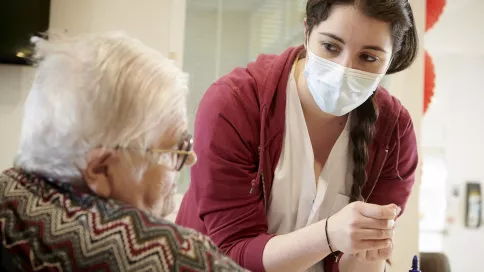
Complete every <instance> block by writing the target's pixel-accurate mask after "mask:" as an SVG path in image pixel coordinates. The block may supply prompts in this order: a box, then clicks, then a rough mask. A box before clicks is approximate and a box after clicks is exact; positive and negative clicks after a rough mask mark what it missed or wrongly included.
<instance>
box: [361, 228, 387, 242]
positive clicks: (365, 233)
mask: <svg viewBox="0 0 484 272" xmlns="http://www.w3.org/2000/svg"><path fill="white" fill-rule="evenodd" d="M394 232H395V231H394V230H393V229H361V230H359V231H358V232H357V237H356V238H357V239H361V240H385V239H391V238H393V234H394Z"/></svg>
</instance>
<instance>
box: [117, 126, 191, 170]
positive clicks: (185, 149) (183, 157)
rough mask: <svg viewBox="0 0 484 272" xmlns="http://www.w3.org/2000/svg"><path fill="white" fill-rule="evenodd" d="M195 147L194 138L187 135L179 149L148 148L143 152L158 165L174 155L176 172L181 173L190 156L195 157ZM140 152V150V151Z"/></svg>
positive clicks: (178, 146) (180, 143) (179, 144)
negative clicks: (150, 156)
mask: <svg viewBox="0 0 484 272" xmlns="http://www.w3.org/2000/svg"><path fill="white" fill-rule="evenodd" d="M192 147H193V138H192V136H191V135H189V134H185V136H183V138H182V140H181V141H180V142H179V143H178V144H177V149H158V148H148V149H145V150H143V151H144V152H147V153H149V154H151V155H152V156H153V158H154V159H156V162H157V163H158V164H163V161H164V159H166V156H165V155H174V156H175V162H176V164H175V167H174V170H175V171H178V172H179V171H181V169H182V168H183V166H185V164H186V162H187V160H188V158H189V156H195V153H193V151H192ZM117 149H131V150H133V148H122V147H117ZM138 150H139V149H138Z"/></svg>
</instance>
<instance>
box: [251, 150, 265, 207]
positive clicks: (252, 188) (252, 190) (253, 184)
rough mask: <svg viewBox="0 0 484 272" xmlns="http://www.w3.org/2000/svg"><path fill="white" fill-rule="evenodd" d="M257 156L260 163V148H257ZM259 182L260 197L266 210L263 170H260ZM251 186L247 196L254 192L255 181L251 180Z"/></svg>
mask: <svg viewBox="0 0 484 272" xmlns="http://www.w3.org/2000/svg"><path fill="white" fill-rule="evenodd" d="M257 154H258V155H259V161H261V159H260V146H259V147H257ZM259 165H260V162H259ZM260 180H261V182H262V196H263V197H264V208H266V209H267V197H266V185H265V182H264V171H263V170H260ZM251 185H252V186H251V187H250V191H249V195H250V194H252V192H254V189H255V186H256V185H257V181H256V179H253V180H252V182H251Z"/></svg>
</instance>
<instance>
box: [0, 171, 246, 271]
mask: <svg viewBox="0 0 484 272" xmlns="http://www.w3.org/2000/svg"><path fill="white" fill-rule="evenodd" d="M0 235H1V236H0V239H1V243H2V246H3V247H4V248H6V249H7V251H8V252H9V253H10V255H11V256H12V261H13V262H14V264H15V265H16V266H17V267H18V269H19V270H23V271H187V272H188V271H243V269H242V268H240V267H239V266H237V265H236V264H235V263H234V262H233V261H231V260H230V259H229V258H228V257H225V256H223V255H222V254H221V253H219V251H218V250H217V248H216V247H215V246H214V244H213V243H212V242H211V241H210V240H209V238H206V237H205V236H203V235H201V234H199V233H197V232H195V231H193V230H189V229H186V228H182V227H179V226H176V225H174V224H172V223H170V222H168V221H165V220H163V219H159V218H155V217H153V216H151V215H148V214H146V213H143V212H141V211H139V210H137V209H135V208H132V207H130V206H128V205H125V204H122V203H116V202H113V201H107V200H103V199H100V198H97V197H95V196H92V195H88V194H81V193H78V192H76V191H75V190H74V188H72V187H71V186H69V185H68V184H65V183H59V182H55V181H52V180H48V179H44V178H41V177H39V176H35V175H30V174H26V173H23V172H21V171H19V170H15V169H10V170H7V171H5V172H4V173H3V174H2V175H0Z"/></svg>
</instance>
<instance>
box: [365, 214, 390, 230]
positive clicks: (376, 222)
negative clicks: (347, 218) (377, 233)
mask: <svg viewBox="0 0 484 272" xmlns="http://www.w3.org/2000/svg"><path fill="white" fill-rule="evenodd" d="M394 226H395V220H393V219H390V220H388V219H373V218H369V217H364V216H362V217H361V218H359V220H358V222H357V226H356V227H359V228H362V229H378V230H386V229H393V227H394Z"/></svg>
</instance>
